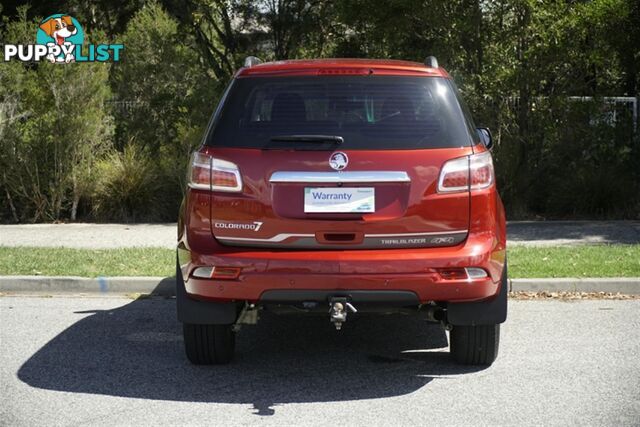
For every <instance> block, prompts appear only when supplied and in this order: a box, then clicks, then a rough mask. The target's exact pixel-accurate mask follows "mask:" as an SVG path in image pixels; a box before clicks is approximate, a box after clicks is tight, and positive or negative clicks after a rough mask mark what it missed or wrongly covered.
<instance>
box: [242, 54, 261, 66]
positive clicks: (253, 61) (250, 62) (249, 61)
mask: <svg viewBox="0 0 640 427" xmlns="http://www.w3.org/2000/svg"><path fill="white" fill-rule="evenodd" d="M258 64H262V59H260V58H258V57H255V56H247V57H246V59H245V60H244V66H245V67H247V68H251V67H253V66H254V65H258Z"/></svg>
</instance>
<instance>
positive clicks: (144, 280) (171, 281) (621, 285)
mask: <svg viewBox="0 0 640 427" xmlns="http://www.w3.org/2000/svg"><path fill="white" fill-rule="evenodd" d="M509 289H510V290H511V291H513V292H543V291H546V292H611V293H621V294H629V295H638V294H640V277H629V278H587V279H575V278H562V279H510V280H509ZM0 292H2V293H7V294H14V293H16V294H18V293H29V294H44V295H53V294H134V293H139V294H154V295H161V296H173V295H175V278H173V277H98V278H85V277H63V276H0Z"/></svg>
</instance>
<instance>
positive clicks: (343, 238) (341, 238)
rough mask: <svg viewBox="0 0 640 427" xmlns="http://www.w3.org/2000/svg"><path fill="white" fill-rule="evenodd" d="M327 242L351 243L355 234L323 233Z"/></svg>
mask: <svg viewBox="0 0 640 427" xmlns="http://www.w3.org/2000/svg"><path fill="white" fill-rule="evenodd" d="M324 239H325V240H326V241H327V242H352V241H354V240H355V239H356V233H325V235H324Z"/></svg>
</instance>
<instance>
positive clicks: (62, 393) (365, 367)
mask: <svg viewBox="0 0 640 427" xmlns="http://www.w3.org/2000/svg"><path fill="white" fill-rule="evenodd" d="M639 331H640V301H637V300H636V301H580V302H561V301H512V302H511V311H510V319H509V320H508V322H507V323H506V324H505V325H504V326H503V335H502V347H501V354H500V356H499V358H498V360H497V361H496V363H495V364H494V365H493V366H492V367H490V368H488V369H477V368H465V367H460V366H457V365H455V364H453V363H452V362H451V361H450V360H449V358H448V354H447V353H446V335H445V334H444V333H443V331H442V329H441V328H439V327H437V326H435V325H434V326H427V325H425V324H424V323H423V322H422V321H420V320H419V319H417V318H412V317H390V318H382V317H373V318H364V317H363V318H359V319H355V318H354V319H350V320H349V321H348V323H347V324H345V326H344V328H343V330H342V331H341V332H339V333H338V332H336V331H335V330H332V328H331V326H330V325H329V322H328V320H327V319H325V318H300V317H293V318H292V317H276V316H266V315H265V316H263V319H262V321H261V323H259V324H258V325H257V326H255V327H246V328H245V329H243V330H242V332H241V335H239V337H238V357H237V359H236V361H235V363H233V364H231V365H228V366H223V367H195V366H191V365H189V363H188V362H187V361H186V359H185V357H184V355H183V350H182V338H181V333H180V328H179V325H178V324H177V323H176V322H175V320H174V303H173V301H172V300H168V299H162V298H153V299H146V300H138V301H132V300H128V299H122V298H106V297H101V298H61V297H56V298H35V297H33V298H25V297H6V296H5V297H2V298H0V341H1V342H0V402H1V404H0V425H11V426H18V425H51V424H55V425H87V424H92V425H93V424H97V425H114V424H115V425H139V424H154V425H155V424H191V425H217V426H230V425H246V424H268V425H280V426H282V425H294V424H295V425H432V424H436V425H441V424H456V425H461V424H467V425H478V424H502V425H540V424H544V425H562V426H565V425H577V424H579V425H585V424H586V425H638V424H639V423H640V387H639V386H638V385H639V384H640V363H638V360H640V359H639V357H640V332H639Z"/></svg>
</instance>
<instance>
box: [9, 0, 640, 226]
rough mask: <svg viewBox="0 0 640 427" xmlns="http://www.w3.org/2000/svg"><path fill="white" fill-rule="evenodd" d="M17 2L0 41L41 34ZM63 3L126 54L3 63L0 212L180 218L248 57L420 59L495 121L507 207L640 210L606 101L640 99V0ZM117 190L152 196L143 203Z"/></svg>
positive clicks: (619, 213)
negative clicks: (198, 150) (227, 88)
mask: <svg viewBox="0 0 640 427" xmlns="http://www.w3.org/2000/svg"><path fill="white" fill-rule="evenodd" d="M11 7H12V9H6V8H5V10H4V11H3V10H2V9H0V13H5V14H6V16H4V18H3V19H2V21H1V23H0V39H2V40H3V41H4V40H8V41H10V42H11V43H23V44H28V43H33V40H34V35H35V29H36V22H37V20H38V17H37V16H36V15H42V14H44V13H47V11H48V10H49V9H47V8H46V7H44V6H43V5H38V4H37V5H35V6H34V7H33V8H32V9H27V8H25V7H18V8H16V7H15V6H14V5H11ZM59 8H60V10H68V11H69V13H71V14H72V15H74V16H76V17H77V18H78V19H80V22H81V23H83V25H84V27H85V30H87V32H88V34H89V38H90V39H92V40H93V39H98V40H100V41H113V42H117V43H124V44H125V50H124V53H123V59H122V61H121V62H120V63H115V64H111V65H108V64H70V65H65V66H56V65H51V64H47V63H40V64H37V65H33V64H32V65H23V64H21V63H18V62H9V63H4V62H2V63H0V221H48V220H57V219H67V218H71V219H75V218H76V216H78V217H81V218H89V219H91V218H101V219H104V220H110V219H119V220H151V219H155V220H160V219H162V220H172V219H174V218H175V214H176V210H177V207H178V205H179V199H180V197H181V195H182V191H183V189H184V169H185V166H186V165H185V163H186V161H187V159H188V155H189V152H190V151H192V150H193V149H194V147H196V146H197V145H198V144H199V143H200V141H201V138H202V134H203V132H204V128H205V126H206V123H207V121H208V119H209V117H210V115H211V113H212V112H213V110H214V109H215V105H216V104H217V101H218V99H219V96H220V94H221V93H222V89H223V86H224V85H225V84H226V83H227V82H228V80H229V79H230V78H231V77H232V75H233V74H234V72H235V71H236V70H237V69H238V68H239V67H241V66H242V63H243V60H244V58H245V57H246V56H248V55H255V56H258V57H261V58H263V59H267V60H271V59H288V58H309V57H368V58H373V57H379V58H394V59H407V60H416V61H422V60H423V59H424V58H425V57H426V56H427V55H430V54H434V55H436V56H437V57H438V59H439V62H440V63H441V64H442V65H443V66H444V67H446V68H447V69H448V71H449V72H450V73H451V75H452V76H453V77H454V78H455V80H456V82H457V84H458V85H459V86H460V89H461V92H462V93H463V95H464V97H465V98H466V99H467V101H468V103H469V104H470V107H471V109H472V111H473V113H474V118H475V120H476V122H477V123H478V124H479V125H483V126H488V127H490V128H491V129H492V131H493V134H494V139H495V142H496V148H495V150H494V158H495V163H496V170H497V173H498V184H499V188H500V191H501V193H502V196H503V199H504V202H505V206H506V208H507V211H508V215H509V217H510V218H512V219H516V218H531V217H533V218H538V217H543V218H569V217H595V218H604V217H606V218H639V217H638V215H640V130H638V131H636V132H635V133H634V132H633V130H632V127H631V122H632V121H631V117H630V116H629V111H621V110H620V109H618V110H617V111H616V114H617V116H616V120H615V121H611V120H608V119H607V117H609V116H608V114H609V113H610V111H611V106H612V104H610V103H609V102H608V101H606V100H605V97H610V96H630V97H637V96H638V92H639V90H640V2H637V1H633V0H592V1H587V2H584V1H579V2H567V1H562V0H541V1H539V0H497V1H491V2H484V1H480V0H462V1H459V2H446V1H442V0H425V1H416V0H393V1H391V0H366V1H365V0H334V1H328V0H321V1H309V0H277V1H276V0H273V1H272V0H256V1H254V0H251V1H250V0H186V1H174V0H163V1H162V6H161V5H160V4H159V3H157V2H155V1H145V0H134V1H125V0H117V1H105V0H99V1H98V3H95V2H87V1H85V0H67V1H64V2H63V3H62V4H60V7H59ZM14 15H17V16H14ZM572 96H580V97H582V96H587V97H591V100H589V101H587V100H579V101H577V100H572V99H571V98H570V97H572ZM96 162H99V163H100V170H101V171H102V172H104V173H102V172H101V173H97V169H98V168H97V167H96ZM137 168H140V170H143V171H145V173H148V174H149V176H151V177H152V178H153V179H152V180H151V181H154V182H150V181H149V180H148V179H147V177H144V176H142V175H140V173H138V170H137ZM134 169H135V170H134ZM129 172H131V173H132V174H133V176H131V177H128V176H127V173H129ZM118 186H121V188H119V187H118ZM123 188H128V189H129V190H128V191H131V192H132V194H138V195H139V196H140V197H141V198H142V200H145V202H144V203H142V204H140V206H135V200H134V199H133V198H131V197H129V196H128V195H127V194H126V193H125V192H123V191H120V190H122V189H123ZM149 189H155V190H153V191H150V190H149ZM154 191H155V192H154ZM158 192H161V194H162V197H158V196H157V194H158Z"/></svg>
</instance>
